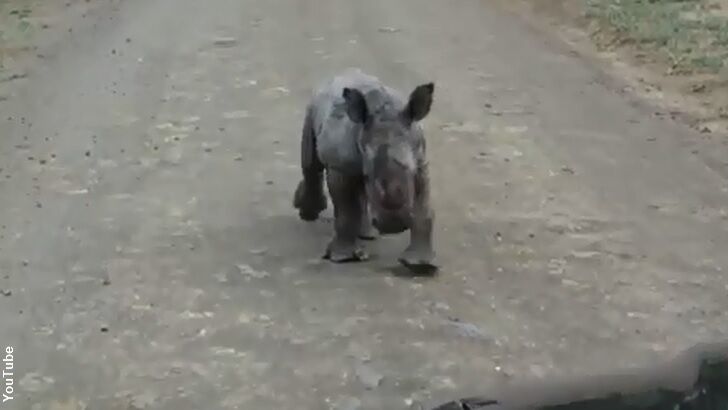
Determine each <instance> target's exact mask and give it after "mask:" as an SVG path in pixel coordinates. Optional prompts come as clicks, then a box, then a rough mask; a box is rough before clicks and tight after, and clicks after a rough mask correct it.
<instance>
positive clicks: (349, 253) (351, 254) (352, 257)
mask: <svg viewBox="0 0 728 410" xmlns="http://www.w3.org/2000/svg"><path fill="white" fill-rule="evenodd" d="M324 259H327V260H329V261H331V262H334V263H347V262H363V261H366V260H368V259H369V254H368V253H367V252H366V251H365V250H364V249H362V248H360V247H358V246H356V245H353V246H346V245H345V246H341V245H337V244H336V243H334V242H332V243H331V244H330V245H329V246H328V247H327V248H326V253H325V254H324Z"/></svg>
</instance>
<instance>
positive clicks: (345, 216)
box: [293, 69, 435, 269]
mask: <svg viewBox="0 0 728 410" xmlns="http://www.w3.org/2000/svg"><path fill="white" fill-rule="evenodd" d="M434 91H435V85H434V84H433V83H427V84H423V85H420V86H418V87H416V88H415V89H414V90H413V91H412V93H411V94H410V95H409V98H404V97H403V96H402V95H401V94H400V93H399V92H397V91H396V90H393V89H392V88H389V87H387V86H385V85H384V84H382V83H381V82H380V81H379V80H378V79H377V78H375V77H372V76H370V75H368V74H365V73H364V72H362V71H361V70H359V69H348V70H346V71H344V72H343V73H341V74H340V75H339V76H337V77H335V78H333V79H332V80H330V81H328V82H326V83H325V84H323V85H322V86H321V87H320V88H319V89H318V90H317V91H316V92H315V93H314V95H313V98H312V99H311V101H310V102H309V104H308V106H307V108H306V116H305V119H304V123H303V132H302V141H301V166H302V170H303V180H302V181H301V182H300V183H299V184H298V187H297V188H296V192H295V195H294V200H293V205H294V206H295V208H297V209H298V211H299V216H300V217H301V219H303V220H305V221H313V220H315V219H317V218H318V216H319V214H320V213H321V212H322V211H323V210H324V209H326V206H327V200H326V195H325V193H324V180H323V178H324V170H325V171H326V185H327V187H328V192H329V195H330V196H331V200H332V202H333V205H334V218H335V222H334V226H335V228H334V229H335V232H334V237H333V239H332V240H331V242H330V243H329V245H328V247H327V249H326V254H325V255H324V257H325V258H327V259H329V260H331V261H333V262H349V261H363V260H366V259H368V255H367V253H366V252H365V251H364V249H363V248H362V247H361V243H360V241H359V240H360V239H374V237H375V231H374V229H373V228H376V230H377V231H378V232H379V233H380V234H383V235H389V234H397V233H401V232H404V231H406V230H409V231H410V243H409V246H408V247H407V249H406V250H405V251H404V253H403V254H402V255H401V257H400V258H399V261H400V262H401V263H402V264H404V265H405V266H407V267H410V268H414V269H423V268H424V269H434V268H435V265H434V262H433V259H434V252H433V247H432V225H433V220H434V212H433V210H432V209H431V207H430V189H429V176H428V163H427V159H426V152H425V139H424V133H423V130H422V127H421V125H420V124H419V121H420V120H422V119H423V118H425V116H427V114H428V113H429V112H430V107H431V105H432V96H433V93H434Z"/></svg>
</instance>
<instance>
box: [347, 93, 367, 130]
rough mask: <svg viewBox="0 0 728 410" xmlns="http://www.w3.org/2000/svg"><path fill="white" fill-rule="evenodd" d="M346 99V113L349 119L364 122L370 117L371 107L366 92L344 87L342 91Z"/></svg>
mask: <svg viewBox="0 0 728 410" xmlns="http://www.w3.org/2000/svg"><path fill="white" fill-rule="evenodd" d="M342 96H343V97H344V101H346V114H347V115H348V116H349V119H350V120H352V121H353V122H356V123H358V124H363V123H364V122H366V120H367V118H368V117H369V108H368V107H367V101H366V100H365V99H364V94H362V93H361V91H359V90H357V89H355V88H344V91H343V93H342Z"/></svg>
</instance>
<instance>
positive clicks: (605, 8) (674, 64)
mask: <svg viewBox="0 0 728 410" xmlns="http://www.w3.org/2000/svg"><path fill="white" fill-rule="evenodd" d="M586 1H587V16H588V17H591V18H593V19H595V20H596V21H598V22H600V23H602V24H601V25H602V27H603V28H605V29H606V30H607V31H608V32H610V34H613V35H615V36H614V38H615V41H617V42H620V43H625V42H630V43H633V44H635V45H637V46H638V47H640V48H643V49H648V50H649V51H657V52H658V53H659V54H660V55H661V57H662V58H664V59H666V61H667V62H668V63H669V65H670V70H671V71H672V72H674V73H676V74H684V73H692V72H699V73H704V72H707V73H718V72H721V70H723V69H725V68H726V66H728V4H726V2H725V1H709V0H586Z"/></svg>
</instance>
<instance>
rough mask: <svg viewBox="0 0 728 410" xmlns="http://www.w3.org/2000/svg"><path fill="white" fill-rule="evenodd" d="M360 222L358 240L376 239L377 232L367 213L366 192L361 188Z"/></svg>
mask: <svg viewBox="0 0 728 410" xmlns="http://www.w3.org/2000/svg"><path fill="white" fill-rule="evenodd" d="M360 198H361V199H360V200H361V207H362V208H361V209H362V221H361V229H360V230H359V238H360V239H364V240H367V241H371V240H374V239H377V230H376V229H374V225H372V216H371V214H370V213H369V201H368V200H367V193H366V190H365V189H364V188H363V187H362V189H361V194H360Z"/></svg>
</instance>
